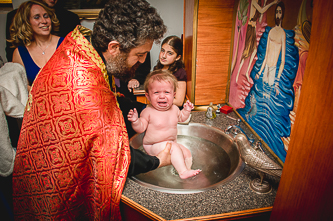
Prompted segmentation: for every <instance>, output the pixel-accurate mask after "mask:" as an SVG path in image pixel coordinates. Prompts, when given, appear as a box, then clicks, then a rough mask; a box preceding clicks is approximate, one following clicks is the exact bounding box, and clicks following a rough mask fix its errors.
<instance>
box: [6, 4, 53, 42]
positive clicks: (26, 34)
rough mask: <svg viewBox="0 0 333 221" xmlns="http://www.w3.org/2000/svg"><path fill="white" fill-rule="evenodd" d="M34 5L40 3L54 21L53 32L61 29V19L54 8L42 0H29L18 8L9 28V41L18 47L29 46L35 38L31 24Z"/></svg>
mask: <svg viewBox="0 0 333 221" xmlns="http://www.w3.org/2000/svg"><path fill="white" fill-rule="evenodd" d="M33 5H40V6H41V7H43V8H44V9H45V11H46V12H47V13H48V15H49V16H50V18H51V23H52V29H51V33H52V34H53V33H54V32H57V31H58V30H59V20H58V18H57V16H56V14H55V13H54V10H53V9H51V8H49V7H48V6H47V5H46V4H45V3H44V2H42V1H41V0H30V1H27V2H23V3H22V4H21V5H20V7H19V8H18V9H17V12H16V14H15V17H14V19H13V22H12V24H11V26H10V29H9V30H10V39H9V40H7V41H9V42H11V43H12V44H13V45H14V47H17V46H19V45H25V46H29V45H30V44H31V43H32V42H33V41H34V40H35V39H34V33H33V30H32V27H31V24H30V16H31V13H30V11H31V7H32V6H33Z"/></svg>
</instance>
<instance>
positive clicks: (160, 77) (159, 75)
mask: <svg viewBox="0 0 333 221" xmlns="http://www.w3.org/2000/svg"><path fill="white" fill-rule="evenodd" d="M154 81H159V82H161V81H167V82H170V84H172V85H173V89H174V92H176V90H177V86H178V80H177V78H176V77H175V76H174V75H173V74H172V73H171V72H170V71H168V70H161V69H159V70H155V71H153V72H150V73H149V74H148V75H147V77H146V80H145V83H144V84H143V87H144V89H145V92H146V93H148V89H149V88H148V86H149V85H150V84H151V83H153V82H154Z"/></svg>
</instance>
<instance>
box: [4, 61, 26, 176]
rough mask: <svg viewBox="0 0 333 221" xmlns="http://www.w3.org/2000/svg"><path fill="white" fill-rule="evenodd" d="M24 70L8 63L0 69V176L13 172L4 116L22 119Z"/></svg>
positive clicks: (15, 64) (12, 150) (12, 152)
mask: <svg viewBox="0 0 333 221" xmlns="http://www.w3.org/2000/svg"><path fill="white" fill-rule="evenodd" d="M27 85H28V80H27V75H26V72H25V69H24V67H23V66H22V65H20V64H18V63H12V62H8V63H5V65H4V66H3V67H1V68H0V176H9V175H10V174H11V173H12V172H13V167H14V160H15V150H14V148H13V147H12V145H11V142H10V138H9V131H8V125H7V120H6V116H5V115H7V116H11V117H14V118H22V117H23V114H24V109H25V105H26V103H27V100H28V89H27Z"/></svg>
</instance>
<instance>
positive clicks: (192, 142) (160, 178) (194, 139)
mask: <svg viewBox="0 0 333 221" xmlns="http://www.w3.org/2000/svg"><path fill="white" fill-rule="evenodd" d="M142 138H143V134H136V135H135V136H133V137H132V138H131V140H130V144H131V145H132V147H133V148H139V149H141V150H142V151H144V150H143V147H142ZM177 142H178V143H181V144H183V145H184V146H185V147H187V148H188V149H189V150H190V151H191V153H192V158H193V165H192V168H193V169H201V170H202V172H201V173H199V174H198V175H197V176H195V177H191V178H188V179H185V180H182V179H180V178H179V176H178V174H177V171H176V170H175V169H174V168H173V166H172V165H170V166H166V167H162V168H158V169H156V170H154V171H150V172H148V173H145V174H139V175H137V176H135V177H132V179H133V180H134V181H135V182H137V183H139V184H141V185H142V186H145V187H148V188H151V189H154V190H157V191H161V192H167V193H178V194H187V193H196V192H203V191H205V190H209V189H213V188H216V187H218V186H220V185H223V184H225V183H227V182H229V181H231V180H232V179H234V178H235V177H236V176H237V175H239V174H240V172H241V171H242V170H243V168H244V163H243V162H242V160H241V159H240V155H239V152H238V150H237V146H236V144H235V143H234V142H233V140H232V138H231V137H229V136H228V135H226V134H224V132H223V131H222V130H220V129H218V128H215V127H210V126H207V125H204V124H198V123H190V124H188V125H178V136H177Z"/></svg>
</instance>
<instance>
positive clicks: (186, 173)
mask: <svg viewBox="0 0 333 221" xmlns="http://www.w3.org/2000/svg"><path fill="white" fill-rule="evenodd" d="M200 172H201V170H200V169H198V170H185V171H184V172H182V173H181V174H179V177H180V179H187V178H190V177H192V176H195V175H197V174H198V173H200Z"/></svg>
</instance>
